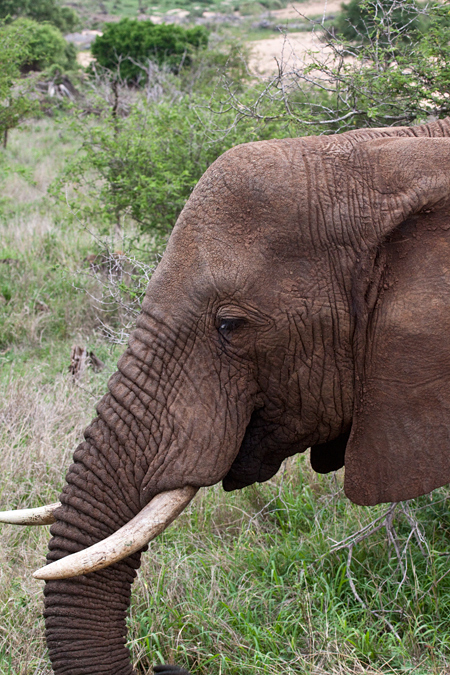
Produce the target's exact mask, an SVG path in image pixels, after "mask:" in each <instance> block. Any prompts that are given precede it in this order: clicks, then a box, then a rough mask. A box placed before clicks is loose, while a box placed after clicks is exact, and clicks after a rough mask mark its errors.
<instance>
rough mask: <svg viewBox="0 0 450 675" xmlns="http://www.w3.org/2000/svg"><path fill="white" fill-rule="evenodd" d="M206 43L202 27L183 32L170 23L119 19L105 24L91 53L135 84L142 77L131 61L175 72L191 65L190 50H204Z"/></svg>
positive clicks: (139, 70) (103, 64)
mask: <svg viewBox="0 0 450 675" xmlns="http://www.w3.org/2000/svg"><path fill="white" fill-rule="evenodd" d="M207 43H208V33H207V31H206V29H205V28H204V27H203V26H196V27H195V28H187V29H186V28H182V27H181V26H176V25H173V24H168V25H166V24H161V25H156V24H154V23H152V22H151V21H136V20H134V19H122V20H121V21H119V22H118V23H110V24H108V25H107V27H106V29H105V32H104V34H103V35H102V36H98V37H97V38H96V39H95V41H94V43H93V45H92V48H91V50H92V55H93V56H95V58H96V59H97V61H98V63H99V64H100V65H101V66H103V67H104V68H108V69H109V70H116V69H119V74H120V77H121V78H122V79H123V80H126V81H128V82H135V83H136V82H139V80H140V78H141V77H142V69H141V68H139V66H138V65H136V64H135V63H133V61H135V62H138V63H144V64H145V63H146V62H147V61H148V60H151V61H155V62H156V63H158V64H159V65H161V64H163V63H165V64H167V65H168V66H169V67H170V68H171V70H173V71H174V72H177V71H178V70H179V69H180V67H181V66H182V65H188V64H190V62H191V59H190V54H191V53H192V51H195V50H198V49H200V48H202V47H206V45H207Z"/></svg>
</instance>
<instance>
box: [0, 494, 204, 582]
mask: <svg viewBox="0 0 450 675" xmlns="http://www.w3.org/2000/svg"><path fill="white" fill-rule="evenodd" d="M197 491H198V488H194V487H192V486H190V485H188V486H186V487H184V488H179V489H177V490H170V491H168V492H161V493H160V494H158V495H156V496H155V497H154V498H153V499H152V500H151V501H150V502H149V504H147V506H145V507H144V508H143V509H142V510H141V511H140V512H139V513H138V514H137V516H135V517H134V518H132V519H131V520H130V521H129V522H128V523H126V525H124V526H123V527H121V528H120V529H119V530H117V531H116V532H114V534H112V535H111V536H109V537H107V538H106V539H102V540H101V541H99V542H97V543H96V544H94V545H93V546H90V547H89V548H86V549H83V550H82V551H78V552H77V553H73V554H72V555H68V556H66V557H64V558H61V559H60V560H56V561H55V562H52V563H50V564H49V565H45V566H44V567H42V568H41V569H39V570H37V571H36V572H35V573H34V574H33V576H34V577H35V578H36V579H44V580H45V581H50V580H51V579H68V578H70V577H77V576H80V575H81V574H88V573H89V572H95V571H97V570H101V569H103V568H105V567H109V565H112V564H113V563H116V562H119V561H120V560H123V559H124V558H127V557H128V556H129V555H131V554H132V553H136V551H140V550H141V549H142V548H143V547H144V546H146V545H147V544H148V543H149V542H150V541H152V539H154V538H155V537H156V536H157V535H158V534H160V533H161V532H163V530H165V529H166V527H168V526H169V525H170V524H171V523H172V522H173V521H174V520H175V518H177V517H178V516H179V515H180V513H181V512H182V511H184V509H185V508H186V506H187V505H188V504H189V502H190V501H191V500H192V499H193V497H194V496H195V494H196V493H197ZM60 506H61V504H60V503H59V502H56V503H55V504H49V505H48V506H44V507H40V508H38V509H24V510H22V511H4V512H3V513H0V522H3V523H11V524H15V525H48V524H50V523H53V522H55V521H56V515H55V512H56V510H57V509H58V508H60Z"/></svg>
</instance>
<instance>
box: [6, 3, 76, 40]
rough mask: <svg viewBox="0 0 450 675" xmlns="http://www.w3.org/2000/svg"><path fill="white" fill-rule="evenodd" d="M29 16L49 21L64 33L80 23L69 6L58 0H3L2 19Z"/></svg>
mask: <svg viewBox="0 0 450 675" xmlns="http://www.w3.org/2000/svg"><path fill="white" fill-rule="evenodd" d="M22 16H24V17H28V18H30V19H34V20H35V21H39V22H44V21H47V22H49V23H51V24H53V25H54V26H56V27H57V28H59V30H60V31H62V32H63V33H70V32H71V31H73V30H74V29H75V28H76V26H77V24H78V16H77V14H76V13H75V12H74V11H73V9H70V8H69V7H62V6H61V5H60V4H59V2H58V0H1V2H0V19H6V18H7V17H10V18H11V19H16V18H19V17H22Z"/></svg>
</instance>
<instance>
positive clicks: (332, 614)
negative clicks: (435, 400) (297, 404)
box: [0, 120, 450, 675]
mask: <svg viewBox="0 0 450 675" xmlns="http://www.w3.org/2000/svg"><path fill="white" fill-rule="evenodd" d="M59 133H61V134H62V135H61V137H60V142H57V141H55V138H59V136H58V134H59ZM64 139H65V140H64ZM76 145H77V142H76V139H74V138H70V137H68V136H67V134H66V132H65V131H64V129H63V128H61V127H60V126H58V125H57V124H56V123H55V122H54V121H52V120H45V121H43V122H39V123H34V124H32V125H31V126H30V127H29V128H27V129H23V130H16V131H14V132H13V133H12V134H11V143H10V146H9V148H8V150H7V159H8V161H9V162H10V165H11V166H12V167H13V168H16V169H18V170H19V177H17V175H11V174H10V175H9V177H8V178H7V182H6V183H5V184H4V186H3V193H2V196H3V197H5V200H3V202H2V203H3V215H2V216H1V218H0V228H1V234H2V238H1V241H2V254H1V256H0V257H2V258H3V259H5V258H11V259H13V260H14V261H15V262H13V263H12V262H9V263H1V270H0V273H1V276H0V279H1V283H2V286H1V288H2V289H3V290H2V291H1V292H2V297H3V301H2V304H1V306H0V345H1V351H0V382H1V387H0V444H1V448H2V452H1V454H0V475H1V481H0V504H1V506H2V507H5V508H15V507H21V506H22V507H27V506H38V505H41V504H44V503H47V502H51V501H54V500H56V499H57V496H58V493H59V491H60V489H61V486H62V484H63V480H64V473H65V471H66V469H67V468H68V466H69V464H70V462H71V455H72V452H73V450H74V449H75V447H76V446H77V444H78V443H79V441H80V440H81V439H82V432H83V429H84V427H85V426H86V425H87V424H88V422H89V421H90V419H91V417H92V416H93V415H94V414H95V412H94V406H95V403H96V401H98V399H99V398H100V397H101V395H102V393H103V392H104V390H105V387H106V382H107V379H108V377H109V375H110V374H111V373H112V372H113V370H114V364H115V362H116V360H117V357H118V354H119V352H120V348H116V347H112V346H111V345H110V344H109V343H107V342H106V341H105V340H104V338H103V337H102V333H101V331H100V324H99V320H98V309H97V305H96V303H95V302H94V301H93V300H92V298H91V295H89V294H88V293H86V290H88V291H89V293H91V294H92V291H95V289H97V286H96V284H97V283H98V280H95V279H94V280H92V279H91V278H89V277H84V276H83V277H80V275H79V273H78V270H80V269H81V270H82V271H86V267H85V263H84V262H83V261H84V259H85V257H86V255H87V254H89V253H91V252H92V251H93V250H95V242H93V241H92V239H91V238H90V236H89V234H88V233H86V232H85V231H84V230H81V229H80V228H79V227H78V226H77V224H76V221H74V219H73V218H66V217H65V215H64V213H65V211H64V210H63V209H62V208H61V207H60V206H59V205H55V204H54V203H53V202H52V201H51V200H50V198H49V197H48V196H47V195H46V192H45V190H46V187H47V186H48V185H49V183H50V181H51V180H52V179H53V178H54V177H55V175H56V173H57V170H58V167H60V166H61V165H62V162H63V161H64V157H65V156H69V155H70V153H72V152H74V150H75V149H76ZM13 189H14V190H15V192H13V194H14V198H13V199H11V194H12V190H13ZM8 195H9V200H8ZM80 279H85V280H86V281H80ZM83 283H85V285H84V286H83ZM90 284H92V285H90ZM77 287H78V288H80V287H81V288H82V289H84V290H83V291H82V292H80V291H78V290H77ZM5 289H6V290H5ZM74 342H80V343H83V344H88V345H89V346H90V347H91V348H93V349H94V351H95V352H96V353H97V354H98V355H99V356H100V358H102V360H104V361H105V362H106V369H105V370H104V371H103V372H101V373H93V372H92V371H87V372H86V373H85V375H84V378H83V379H82V380H81V381H80V382H78V383H74V382H73V381H72V380H71V378H70V377H69V376H68V373H67V367H68V364H69V359H70V350H71V346H72V344H73V343H74ZM449 499H450V491H449V489H447V488H444V489H441V490H438V491H435V492H434V493H433V494H432V495H429V496H426V497H422V498H420V499H418V500H415V501H414V502H411V503H410V504H409V505H408V508H407V509H406V507H405V510H402V509H401V508H400V507H397V509H396V510H395V512H393V519H392V521H391V520H390V519H389V518H388V519H387V521H386V522H385V517H386V514H387V513H388V511H387V509H388V507H387V506H386V505H382V506H379V507H375V508H361V507H356V506H354V505H351V504H350V503H349V502H348V501H347V500H346V499H345V497H344V495H343V490H342V472H339V473H338V474H337V475H331V476H319V475H317V474H314V473H313V472H312V470H311V469H310V467H309V462H308V458H307V457H306V456H301V457H297V458H294V459H292V460H290V461H289V462H288V463H287V464H286V466H285V467H284V471H283V472H280V473H279V475H278V476H277V477H275V479H273V480H272V481H270V482H269V483H267V484H264V485H260V486H252V487H249V488H247V489H245V490H242V491H240V492H236V493H231V494H226V493H224V492H223V491H222V489H221V487H220V486H216V487H215V488H212V489H206V490H203V491H201V492H200V494H199V495H198V497H197V498H196V499H195V500H194V503H193V504H192V505H191V506H190V507H189V508H188V510H187V511H186V512H185V513H184V514H183V515H182V516H181V517H180V518H179V519H178V520H177V521H176V523H175V524H174V525H173V526H172V527H171V528H170V529H169V530H168V531H167V532H166V533H164V535H163V536H161V537H160V538H159V539H158V540H157V541H155V542H154V543H153V544H152V545H151V547H150V550H149V552H148V553H146V554H145V555H144V556H143V565H142V568H141V570H140V572H139V575H138V578H137V581H136V583H135V586H134V592H133V602H132V608H131V613H130V618H129V646H130V649H131V652H132V658H133V661H134V664H135V667H136V670H137V672H138V673H148V672H151V670H150V668H151V665H152V664H153V663H155V662H159V661H171V662H177V663H180V664H184V665H186V666H187V667H189V668H190V669H191V671H192V672H193V673H197V674H198V675H206V674H208V675H219V674H222V673H223V674H225V673H226V674H227V675H259V674H261V675H262V674H263V673H264V675H275V674H280V673H282V674H283V675H293V674H302V675H338V674H339V675H344V674H345V675H350V674H355V675H356V674H358V673H361V674H362V673H364V674H366V675H391V674H392V675H393V674H395V675H399V674H402V673H408V674H411V675H412V674H414V675H444V673H448V672H449V669H450V644H449V640H450V638H449V636H450V611H449V610H450V573H449V569H448V538H449V533H450V515H449V510H448V504H449ZM408 509H409V510H408ZM377 518H379V519H380V520H379V521H377V522H378V524H379V525H383V523H385V524H384V525H383V526H382V527H381V528H380V529H378V530H376V531H374V532H373V533H372V534H371V535H370V536H368V537H366V538H363V539H362V540H361V541H360V542H359V543H357V544H354V546H353V547H352V557H351V559H350V558H349V548H348V546H347V547H346V546H345V545H343V546H342V547H340V548H339V547H337V546H336V542H341V541H343V540H345V538H346V537H348V536H349V535H351V534H352V533H356V532H359V531H361V530H362V529H363V528H364V527H367V526H369V525H370V524H371V523H373V522H374V521H376V519H377ZM375 525H376V523H375ZM373 529H374V528H373ZM1 536H2V547H1V549H0V561H1V565H0V579H1V584H0V675H7V674H8V675H49V674H50V673H51V670H50V666H49V663H48V660H47V656H46V650H45V643H44V626H43V620H42V618H41V611H42V596H41V583H40V582H37V581H35V580H33V579H32V577H31V572H32V571H33V570H34V569H36V568H37V567H39V566H41V565H42V562H43V560H44V556H45V552H46V545H47V541H48V528H37V529H33V528H12V527H8V526H2V530H1ZM351 541H352V540H350V542H351ZM344 544H345V542H344ZM349 561H350V567H349ZM352 584H353V585H354V588H353V589H352ZM355 592H356V594H355Z"/></svg>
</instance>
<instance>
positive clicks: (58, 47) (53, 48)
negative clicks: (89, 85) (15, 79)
mask: <svg viewBox="0 0 450 675" xmlns="http://www.w3.org/2000/svg"><path fill="white" fill-rule="evenodd" d="M8 29H9V30H11V31H15V32H16V33H17V32H18V33H20V34H21V35H22V40H23V43H24V51H23V58H22V59H21V64H20V69H21V71H22V73H26V72H29V71H31V70H45V68H48V67H49V66H52V65H54V64H55V65H58V66H60V67H61V68H62V69H64V70H71V69H73V68H75V67H76V52H75V51H74V47H73V45H70V44H68V43H67V42H66V41H65V39H64V38H63V36H62V34H61V32H60V31H59V30H58V28H56V27H55V26H52V25H51V24H49V23H37V21H33V20H32V19H26V18H21V19H16V20H15V21H13V22H12V23H11V24H9V26H7V28H6V30H8Z"/></svg>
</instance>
